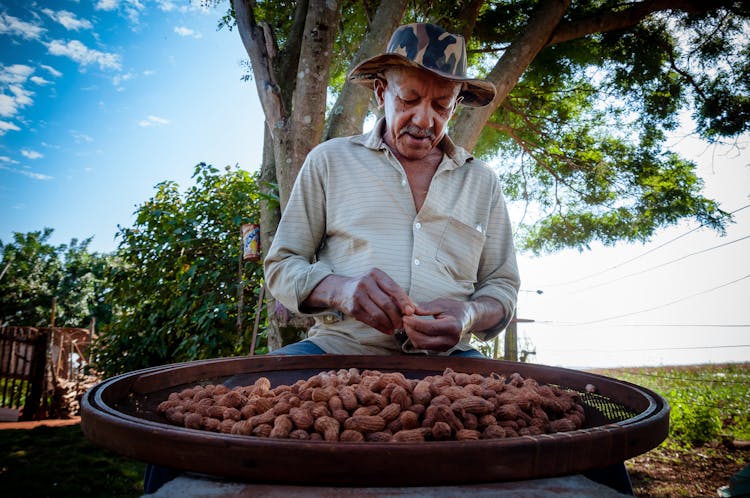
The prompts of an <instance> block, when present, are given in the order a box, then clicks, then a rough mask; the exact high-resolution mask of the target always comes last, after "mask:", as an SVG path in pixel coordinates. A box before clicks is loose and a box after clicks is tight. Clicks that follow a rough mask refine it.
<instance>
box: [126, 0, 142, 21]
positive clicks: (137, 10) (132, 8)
mask: <svg viewBox="0 0 750 498" xmlns="http://www.w3.org/2000/svg"><path fill="white" fill-rule="evenodd" d="M144 8H145V7H144V6H143V4H142V3H141V2H140V0H125V14H126V15H127V16H128V19H130V22H132V23H133V24H138V23H139V22H140V16H141V12H142V11H143V9H144Z"/></svg>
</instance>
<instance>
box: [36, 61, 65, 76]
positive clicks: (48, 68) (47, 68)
mask: <svg viewBox="0 0 750 498" xmlns="http://www.w3.org/2000/svg"><path fill="white" fill-rule="evenodd" d="M39 67H41V68H43V69H46V70H47V71H49V74H51V75H52V76H54V77H55V78H59V77H60V76H62V75H63V73H61V72H60V71H58V70H57V69H55V68H54V67H52V66H48V65H47V64H41V65H40V66H39Z"/></svg>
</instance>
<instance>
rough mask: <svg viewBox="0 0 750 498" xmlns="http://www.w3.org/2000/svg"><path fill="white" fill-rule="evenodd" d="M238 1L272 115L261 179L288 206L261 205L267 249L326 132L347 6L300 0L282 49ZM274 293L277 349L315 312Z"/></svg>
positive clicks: (246, 0) (272, 340) (247, 2)
mask: <svg viewBox="0 0 750 498" xmlns="http://www.w3.org/2000/svg"><path fill="white" fill-rule="evenodd" d="M232 7H233V8H234V12H235V18H236V21H237V28H238V31H239V33H240V38H241V39H242V42H243V44H244V46H245V50H246V51H247V54H248V56H249V57H250V63H251V65H252V68H253V79H254V80H255V85H256V89H257V91H258V96H259V97H260V103H261V107H262V108H263V113H264V115H265V117H266V132H265V136H264V148H263V165H262V167H261V181H262V183H263V182H265V183H276V184H277V185H278V195H279V204H280V206H279V207H274V206H271V205H269V203H268V202H267V201H262V204H261V223H260V225H261V244H262V246H261V247H263V248H265V249H267V248H268V247H269V246H270V244H271V241H272V240H273V235H274V233H275V231H276V226H277V225H278V222H279V219H280V213H281V211H283V209H284V206H286V203H287V200H288V199H289V194H290V193H291V190H292V186H293V184H294V180H295V178H296V177H297V173H298V172H299V168H300V167H301V166H302V163H303V161H304V159H305V157H306V156H307V154H308V152H310V150H311V149H312V148H313V147H314V146H315V145H317V144H318V143H319V142H320V140H321V138H322V134H323V126H324V123H325V111H326V96H327V87H328V75H329V69H330V67H331V62H332V59H333V43H334V38H335V27H336V26H337V25H338V17H339V15H340V13H339V6H338V2H337V1H336V0H309V1H301V2H299V3H298V4H297V8H296V11H295V19H294V21H293V23H292V28H291V30H290V33H288V37H287V38H286V45H285V46H284V47H283V49H282V50H279V49H278V47H277V44H276V41H275V39H274V35H273V31H272V29H271V28H270V26H268V25H262V24H259V23H258V22H257V21H256V18H255V12H254V8H255V2H254V1H251V0H232ZM268 188H269V187H268V186H267V185H265V184H264V185H261V189H262V191H265V192H268ZM266 296H267V298H266V303H267V306H268V310H269V313H268V316H269V328H268V331H267V337H268V346H269V349H270V350H274V349H278V348H279V347H281V346H283V345H285V344H288V343H290V342H295V341H298V340H299V339H301V338H303V337H304V334H305V332H306V329H307V327H308V326H309V324H310V323H309V319H307V318H303V317H294V316H291V315H290V314H289V313H288V311H286V310H285V309H284V308H283V307H281V306H280V305H279V304H278V303H276V301H275V299H274V297H273V296H271V295H270V293H266Z"/></svg>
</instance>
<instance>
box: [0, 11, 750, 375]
mask: <svg viewBox="0 0 750 498" xmlns="http://www.w3.org/2000/svg"><path fill="white" fill-rule="evenodd" d="M225 6H226V3H225V4H223V5H222V6H220V7H219V8H216V9H203V8H201V7H200V5H199V3H198V2H195V1H194V2H192V3H191V2H189V1H188V0H93V1H85V0H81V1H75V0H59V1H55V2H34V1H31V2H29V1H7V0H0V240H2V241H4V242H9V241H10V240H12V236H13V233H14V232H21V233H26V232H30V231H35V230H42V229H43V228H45V227H50V228H53V229H54V233H53V237H52V240H51V242H52V243H53V244H67V243H69V242H70V241H71V239H74V238H75V239H78V240H82V239H85V238H88V237H93V240H92V242H91V244H90V245H89V249H90V250H92V251H97V252H111V251H113V250H114V249H115V248H116V245H117V239H116V238H115V234H116V232H117V229H118V226H124V227H128V226H132V223H133V213H134V211H135V210H136V208H137V206H139V205H140V204H142V203H144V202H146V201H147V200H148V199H149V198H150V197H151V196H152V195H153V194H154V192H155V190H154V187H155V185H157V184H158V183H159V182H162V181H166V180H171V181H175V182H177V183H178V184H179V185H180V186H181V187H183V188H185V187H187V186H189V185H190V184H191V175H192V173H193V170H194V167H195V165H196V164H197V163H199V162H207V163H210V164H213V165H214V166H216V167H224V166H228V165H231V166H234V165H239V166H240V167H242V168H244V169H247V170H249V171H254V170H256V169H257V168H258V166H259V164H260V161H261V154H262V138H263V119H264V118H263V114H262V111H261V109H260V106H259V103H258V98H257V94H256V92H255V87H254V83H253V82H252V81H249V82H244V81H242V80H241V77H242V75H243V74H244V72H245V69H244V68H243V61H246V59H247V57H246V54H245V51H244V49H243V46H242V43H241V41H240V38H239V35H238V34H237V32H236V31H231V32H230V31H228V30H226V29H223V30H217V21H218V19H219V17H220V16H221V14H223V9H224V7H225ZM692 129H693V127H692V124H691V123H690V122H689V119H685V120H684V126H683V127H682V128H680V129H678V130H677V131H676V132H675V133H674V134H673V135H672V137H671V138H670V142H669V144H668V145H669V147H670V148H672V149H673V150H675V151H677V152H678V153H680V154H681V155H682V156H683V157H685V158H688V159H690V160H692V161H694V162H695V163H696V164H697V165H698V173H699V175H700V176H701V178H702V180H703V181H704V184H705V188H704V194H705V195H706V196H708V197H709V198H713V199H715V200H717V201H718V202H719V203H720V205H721V207H722V209H724V210H725V211H728V212H734V211H736V213H735V222H734V223H733V224H731V225H730V226H729V227H728V229H727V233H726V235H724V236H723V237H722V236H720V235H719V234H717V233H716V232H713V231H710V230H708V229H706V228H701V227H700V226H699V225H698V223H697V222H695V221H685V222H681V223H680V224H678V225H676V226H673V227H669V228H666V229H664V230H661V231H659V233H657V234H656V236H654V237H653V239H652V240H650V241H649V242H648V243H645V244H641V243H618V244H616V245H615V246H614V247H603V246H601V245H600V244H596V243H595V244H592V245H591V249H590V250H585V251H583V252H579V251H577V250H565V251H561V252H557V253H554V254H547V255H542V256H533V255H530V254H524V253H521V254H519V256H518V260H519V269H520V272H521V278H522V290H521V293H520V295H519V302H518V313H519V317H520V318H525V319H531V320H534V322H533V323H520V324H519V325H518V329H519V336H520V342H521V344H520V349H526V350H530V351H535V354H533V355H530V356H529V360H530V361H532V362H535V363H543V364H549V365H555V366H564V367H572V368H582V367H616V366H639V365H672V364H692V363H720V362H725V361H733V362H736V361H750V328H749V325H750V306H748V302H749V301H750V299H748V298H750V278H748V277H750V256H749V255H750V240H748V239H747V237H749V236H750V208H747V209H743V207H747V206H748V204H750V197H749V196H748V194H750V152H748V148H747V147H748V144H749V143H750V136H747V135H745V136H741V137H739V138H738V139H737V140H736V141H732V143H730V144H726V145H710V144H707V143H705V142H702V141H700V140H699V139H697V138H696V137H695V136H694V135H693V134H692ZM494 166H496V167H502V165H500V164H494ZM520 212H521V208H520V206H511V213H518V217H519V218H520ZM537 291H541V293H538V292H537Z"/></svg>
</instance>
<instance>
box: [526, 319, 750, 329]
mask: <svg viewBox="0 0 750 498" xmlns="http://www.w3.org/2000/svg"><path fill="white" fill-rule="evenodd" d="M528 323H530V324H532V325H536V324H541V325H568V324H569V323H570V322H556V321H554V320H534V321H533V322H528ZM607 327H718V328H743V327H750V323H613V324H611V325H607Z"/></svg>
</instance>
